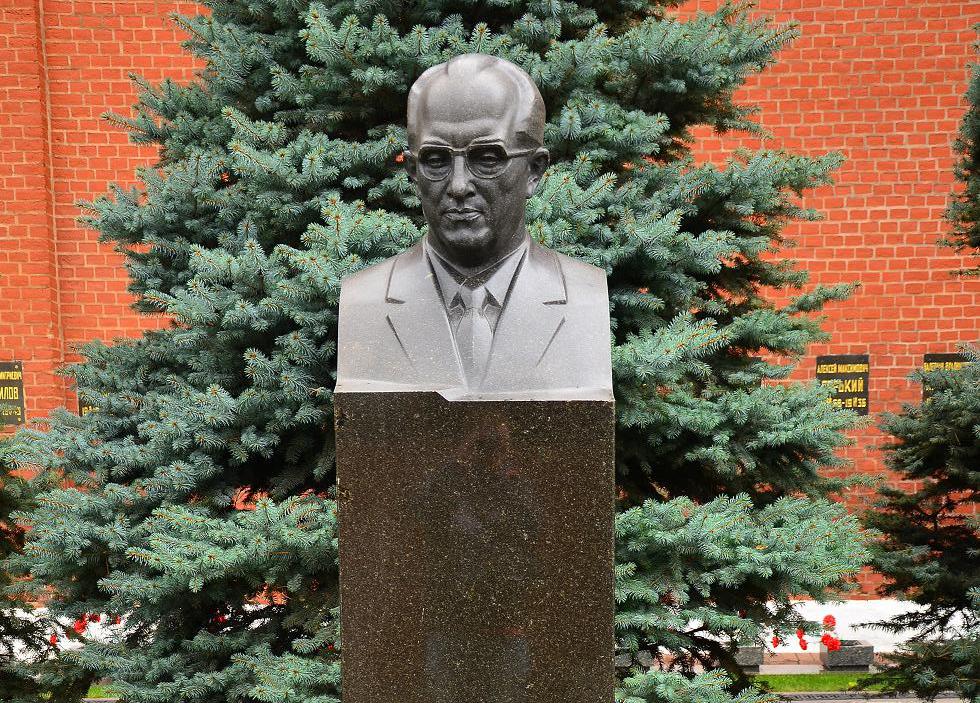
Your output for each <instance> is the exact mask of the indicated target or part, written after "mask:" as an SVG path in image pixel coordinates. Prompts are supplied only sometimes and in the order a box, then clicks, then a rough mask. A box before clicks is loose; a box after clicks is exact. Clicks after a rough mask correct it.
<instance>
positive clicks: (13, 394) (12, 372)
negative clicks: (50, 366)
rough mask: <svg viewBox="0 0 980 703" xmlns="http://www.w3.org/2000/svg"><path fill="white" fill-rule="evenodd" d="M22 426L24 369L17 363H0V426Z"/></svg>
mask: <svg viewBox="0 0 980 703" xmlns="http://www.w3.org/2000/svg"><path fill="white" fill-rule="evenodd" d="M23 424H24V367H23V365H22V364H21V362H19V361H3V362H0V425H23Z"/></svg>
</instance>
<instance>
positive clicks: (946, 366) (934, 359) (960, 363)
mask: <svg viewBox="0 0 980 703" xmlns="http://www.w3.org/2000/svg"><path fill="white" fill-rule="evenodd" d="M969 363H970V359H969V357H967V356H966V355H964V354H925V355H923V357H922V370H923V371H939V370H940V369H941V370H943V371H959V370H960V369H962V368H963V367H964V366H966V365H967V364H969ZM933 390H934V389H933V388H931V387H930V386H929V384H927V383H923V384H922V400H928V398H929V396H931V395H932V393H933Z"/></svg>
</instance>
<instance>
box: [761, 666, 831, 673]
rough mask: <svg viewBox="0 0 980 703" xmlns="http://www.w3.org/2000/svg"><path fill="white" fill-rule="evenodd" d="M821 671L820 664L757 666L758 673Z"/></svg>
mask: <svg viewBox="0 0 980 703" xmlns="http://www.w3.org/2000/svg"><path fill="white" fill-rule="evenodd" d="M822 671H823V667H822V666H820V664H763V665H762V666H760V667H759V673H760V674H819V673H821V672H822Z"/></svg>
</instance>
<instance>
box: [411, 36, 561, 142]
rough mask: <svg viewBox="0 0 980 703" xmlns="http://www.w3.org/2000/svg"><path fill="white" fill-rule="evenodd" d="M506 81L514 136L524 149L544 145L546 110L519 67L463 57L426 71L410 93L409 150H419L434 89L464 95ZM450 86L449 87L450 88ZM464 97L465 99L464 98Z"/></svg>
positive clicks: (493, 58) (497, 60)
mask: <svg viewBox="0 0 980 703" xmlns="http://www.w3.org/2000/svg"><path fill="white" fill-rule="evenodd" d="M494 78H498V79H503V85H502V86H501V87H502V88H504V89H505V90H508V91H509V92H510V93H511V96H510V97H511V98H512V104H513V109H514V111H515V113H514V116H513V119H512V120H511V121H512V124H513V125H514V135H515V138H516V139H517V140H518V142H519V143H520V145H521V146H522V147H525V148H526V147H535V146H542V145H543V144H544V123H545V108H544V100H543V99H542V98H541V92H540V91H539V90H538V86H537V85H535V83H534V81H533V80H531V77H530V76H529V75H528V74H527V73H526V72H525V71H524V70H523V69H521V68H520V67H518V66H516V65H515V64H513V63H511V62H510V61H506V60H505V59H501V58H498V57H496V56H487V55H485V54H462V55H460V56H455V57H453V58H452V59H450V60H449V61H447V62H445V63H441V64H439V65H437V66H433V67H432V68H430V69H428V70H426V71H425V72H424V73H423V74H422V75H421V76H419V77H418V79H417V80H416V81H415V83H413V84H412V88H411V90H410V91H409V93H408V142H409V148H411V149H415V148H418V133H419V113H420V111H421V110H422V109H423V107H424V106H425V105H426V98H427V97H428V95H429V92H430V91H431V90H433V88H437V87H438V88H443V87H445V88H454V87H455V88H458V89H459V90H460V91H461V92H462V93H464V94H465V93H466V92H472V91H473V90H474V88H476V89H477V90H478V89H480V88H481V87H483V88H486V89H487V90H492V88H493V86H491V85H489V84H488V82H489V81H490V80H492V79H494ZM447 84H448V85H447ZM461 97H462V96H461Z"/></svg>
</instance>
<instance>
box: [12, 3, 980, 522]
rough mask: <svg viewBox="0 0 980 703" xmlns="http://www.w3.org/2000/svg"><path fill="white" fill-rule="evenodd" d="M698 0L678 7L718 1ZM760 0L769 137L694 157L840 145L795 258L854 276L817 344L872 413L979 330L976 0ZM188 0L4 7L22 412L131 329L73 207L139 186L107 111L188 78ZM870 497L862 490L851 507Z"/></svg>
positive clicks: (121, 291)
mask: <svg viewBox="0 0 980 703" xmlns="http://www.w3.org/2000/svg"><path fill="white" fill-rule="evenodd" d="M717 4H718V3H717V0H695V1H694V2H692V3H689V4H687V5H685V8H684V10H683V12H690V11H693V10H695V9H698V8H699V7H700V8H701V9H706V10H708V9H712V8H713V7H715V6H716V5H717ZM758 4H759V8H758V11H759V12H760V13H762V14H765V15H768V16H772V17H774V18H775V19H776V21H777V22H796V23H798V24H799V25H800V29H801V32H802V36H801V38H799V39H798V40H797V41H796V42H794V43H793V44H792V45H791V46H789V47H788V48H787V49H785V50H784V51H783V52H782V53H781V54H780V56H779V63H778V64H777V65H775V66H774V67H772V68H770V69H769V70H768V71H767V72H766V73H765V74H763V75H762V76H760V77H758V78H755V79H753V80H752V81H751V83H750V85H749V86H747V87H746V88H745V89H744V90H743V91H742V92H741V93H740V98H741V99H742V100H743V101H744V102H746V103H753V104H758V105H760V106H761V107H762V113H761V115H760V117H759V120H760V122H761V123H762V125H763V126H765V127H766V128H767V129H768V130H769V131H770V132H771V133H772V137H771V138H770V139H767V140H765V141H760V140H757V139H749V138H746V137H744V136H742V135H735V134H733V135H724V136H721V137H714V136H712V135H709V134H707V133H704V132H702V133H699V134H698V137H699V139H700V142H699V146H698V154H699V156H700V157H701V158H706V159H711V160H715V161H718V160H722V159H724V158H725V156H726V155H727V154H729V153H730V152H731V151H732V150H733V149H734V148H736V147H743V146H744V147H753V148H754V147H758V146H765V147H770V148H786V149H789V150H792V151H794V152H798V153H804V154H811V155H818V154H823V153H826V152H828V151H840V152H842V153H843V154H844V156H845V159H846V161H845V163H844V166H843V167H842V168H841V169H840V171H838V173H837V177H836V184H835V185H834V186H831V187H826V188H822V189H821V190H820V191H818V192H816V193H813V194H810V195H808V197H807V198H806V201H805V202H806V204H807V205H809V206H812V207H815V208H817V209H819V210H821V211H822V212H823V213H825V215H826V219H825V220H824V221H822V222H819V223H811V224H806V225H803V226H794V227H793V228H792V229H791V231H790V234H791V236H793V237H794V238H795V239H796V241H797V242H798V246H797V248H796V249H795V251H794V255H795V256H796V257H797V258H798V259H799V260H800V261H801V262H802V265H803V266H804V267H805V268H807V269H808V270H809V271H811V272H812V275H813V280H814V281H815V282H820V283H827V284H833V283H839V282H860V283H861V287H860V288H859V289H858V291H857V293H856V294H855V295H854V297H853V298H852V299H851V300H849V301H848V302H846V303H843V304H839V305H835V306H833V307H832V308H831V310H830V311H829V319H828V323H827V326H826V327H827V329H828V331H829V332H831V334H832V335H833V340H832V341H831V342H830V343H829V344H824V345H819V346H818V347H816V348H814V349H813V351H812V354H811V355H810V356H809V357H808V358H807V359H806V360H804V362H803V364H802V365H801V367H800V369H799V372H798V374H797V378H811V377H812V376H813V373H814V357H815V356H816V355H817V354H827V353H833V354H842V353H866V354H869V355H870V360H871V381H870V403H871V411H872V413H877V412H881V411H895V410H898V409H899V408H900V406H901V403H902V402H903V401H915V400H917V399H918V398H919V397H920V389H919V388H918V387H917V386H915V385H914V384H912V383H910V382H909V381H907V380H906V376H907V374H908V373H909V372H910V371H912V370H913V369H914V368H916V367H917V366H918V365H919V364H920V363H921V360H922V355H923V354H924V353H930V352H949V351H954V350H955V348H956V344H957V343H958V342H964V341H974V340H977V339H978V338H980V280H976V279H974V280H964V279H960V278H956V277H954V276H952V275H951V272H952V271H953V270H955V269H957V268H960V267H962V266H965V265H970V263H971V262H970V261H969V260H968V259H966V258H965V257H958V256H954V255H953V254H952V253H951V252H950V251H949V250H948V249H944V248H941V247H939V246H938V245H937V244H936V240H937V239H939V237H940V236H941V235H942V233H943V232H944V231H945V225H944V223H943V220H942V213H943V209H944V208H945V206H946V203H947V198H948V194H949V192H950V191H951V190H952V188H953V187H954V183H953V179H952V172H951V169H952V163H953V153H952V149H951V142H952V139H953V137H954V135H955V132H956V128H957V124H958V121H959V119H960V117H961V116H962V114H963V111H964V109H965V104H964V103H963V98H962V96H963V93H964V91H965V89H966V81H967V76H968V72H967V64H968V63H969V62H970V61H971V60H973V57H974V54H973V52H972V48H971V46H972V43H973V41H974V40H975V34H974V32H973V31H972V29H971V27H972V26H973V25H974V24H976V23H977V22H980V5H978V4H977V3H976V2H971V1H970V0H965V1H959V0H921V1H919V0H916V1H914V2H913V1H910V0H846V2H845V0H778V1H777V0H760V2H759V3H758ZM197 9H198V8H197V7H196V6H195V5H194V4H193V3H171V2H162V1H161V2H155V1H153V0H114V1H113V2H93V1H91V0H5V2H4V3H3V7H2V8H0V198H2V202H3V205H2V208H0V361H5V360H21V361H23V362H24V367H25V387H26V391H27V411H28V415H29V416H43V415H44V414H45V413H47V411H49V410H50V409H51V408H52V407H55V406H58V405H62V404H64V405H67V406H68V407H69V408H73V407H74V406H75V398H74V394H73V393H71V391H70V389H67V388H66V387H65V386H64V384H63V382H62V381H61V380H60V379H59V378H58V377H56V376H55V375H54V374H53V370H54V368H55V367H56V366H57V365H58V364H60V363H62V362H63V361H65V360H72V359H73V358H75V357H74V356H73V355H72V353H71V348H72V345H74V344H77V343H80V342H84V341H87V340H89V339H92V338H94V337H101V338H104V339H110V338H112V337H115V336H131V335H135V334H138V333H139V331H140V329H141V328H143V327H145V326H147V325H148V324H149V323H148V322H146V321H140V320H138V319H137V318H136V317H135V316H134V315H133V314H132V312H131V311H130V310H129V309H128V307H127V305H128V297H127V294H126V292H125V287H126V276H125V272H124V270H123V269H122V266H121V259H120V257H119V256H117V255H116V254H114V253H113V252H112V250H111V247H109V246H106V245H101V244H99V243H98V242H97V237H96V234H95V233H94V232H92V231H89V230H86V229H84V228H81V227H79V226H78V225H77V224H76V222H75V218H76V217H77V216H78V214H79V209H78V208H77V206H76V203H77V201H78V200H80V199H88V198H93V197H95V196H97V195H99V194H102V193H104V192H105V191H106V187H107V184H108V183H109V182H117V183H120V184H122V185H128V184H131V183H133V182H135V178H134V170H135V169H136V168H137V167H139V166H142V165H147V164H149V163H152V161H153V157H154V154H153V150H151V149H147V148H138V147H135V146H133V145H131V144H129V143H128V141H127V138H126V135H125V134H123V133H122V132H120V131H118V130H116V129H114V128H112V127H111V126H110V125H109V124H108V123H106V122H105V121H104V120H102V119H101V118H100V115H101V114H102V113H103V112H105V111H106V110H115V111H120V112H123V113H126V111H127V110H128V109H129V106H130V105H131V104H132V103H133V102H134V97H135V91H134V90H133V86H132V84H131V83H130V82H129V80H128V78H127V74H129V73H130V72H137V73H140V74H142V75H143V76H145V77H147V78H148V79H150V80H154V81H156V80H159V79H161V78H163V77H165V76H166V77H171V78H174V79H176V80H185V79H188V78H190V77H191V76H192V72H193V68H194V65H193V64H192V62H191V60H190V59H189V58H188V57H187V56H186V55H185V54H184V53H183V51H182V49H181V47H180V45H179V41H180V38H181V34H180V32H179V31H177V30H176V28H175V27H174V26H173V24H172V23H170V22H169V21H168V20H167V19H166V16H167V14H168V13H170V12H172V11H175V10H176V11H181V12H185V13H193V12H195V11H196V10H197ZM854 438H855V441H856V444H855V446H854V447H851V448H850V449H849V450H848V451H847V455H848V456H849V457H850V458H851V459H852V460H853V461H854V470H857V471H862V472H873V471H880V470H881V469H882V464H881V457H880V454H879V453H878V452H877V451H876V450H875V449H874V448H875V447H876V446H877V445H878V444H879V443H880V442H881V439H882V438H881V435H880V433H878V432H877V431H876V430H875V429H873V428H870V427H869V428H865V429H862V430H859V431H857V432H855V433H854ZM866 497H867V492H866V491H865V492H864V493H861V492H856V493H855V495H853V496H851V500H852V502H853V503H854V504H855V505H858V504H860V503H862V502H863V501H864V500H865V499H866Z"/></svg>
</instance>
